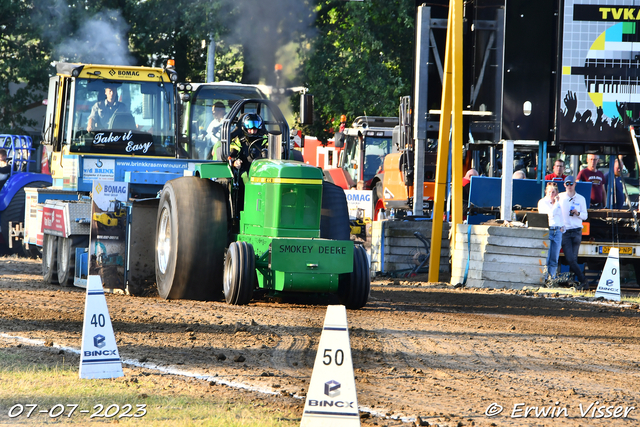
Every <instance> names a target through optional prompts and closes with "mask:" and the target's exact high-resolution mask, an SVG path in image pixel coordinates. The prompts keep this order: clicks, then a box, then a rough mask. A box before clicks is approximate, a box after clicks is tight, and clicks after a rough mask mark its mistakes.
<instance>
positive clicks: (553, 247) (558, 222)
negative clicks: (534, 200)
mask: <svg viewBox="0 0 640 427" xmlns="http://www.w3.org/2000/svg"><path fill="white" fill-rule="evenodd" d="M538 212H540V213H546V214H547V216H548V217H549V251H548V252H547V277H546V279H553V278H555V277H556V272H557V271H558V258H559V257H560V248H561V247H562V233H564V231H565V228H564V219H563V218H562V209H561V208H560V196H558V184H556V183H555V182H548V183H547V188H546V190H545V197H543V198H542V199H540V200H539V201H538Z"/></svg>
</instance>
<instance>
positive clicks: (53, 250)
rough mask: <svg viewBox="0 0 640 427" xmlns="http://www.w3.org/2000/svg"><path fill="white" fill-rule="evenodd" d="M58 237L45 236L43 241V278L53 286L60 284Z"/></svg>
mask: <svg viewBox="0 0 640 427" xmlns="http://www.w3.org/2000/svg"><path fill="white" fill-rule="evenodd" d="M57 253H58V237H56V236H53V235H51V234H45V235H44V237H43V241H42V278H43V279H44V281H45V282H47V283H51V284H57V283H58V255H57Z"/></svg>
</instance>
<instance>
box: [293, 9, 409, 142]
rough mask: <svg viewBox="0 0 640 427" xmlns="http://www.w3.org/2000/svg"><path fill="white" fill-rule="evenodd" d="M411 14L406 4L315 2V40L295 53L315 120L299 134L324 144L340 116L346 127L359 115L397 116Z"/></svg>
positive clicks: (405, 81)
mask: <svg viewBox="0 0 640 427" xmlns="http://www.w3.org/2000/svg"><path fill="white" fill-rule="evenodd" d="M414 8H415V4H414V2H413V1H409V0H401V1H395V2H389V1H385V0H370V1H365V2H344V1H338V0H319V1H318V7H317V17H316V27H317V29H318V30H319V34H318V36H317V37H316V38H315V40H314V42H313V44H312V46H311V48H310V49H309V50H306V51H304V52H301V55H303V57H304V60H303V64H304V66H303V74H304V80H305V81H306V82H307V83H308V87H309V90H310V93H312V94H314V95H315V111H316V115H317V118H318V120H317V121H316V123H315V124H314V125H313V126H312V127H310V128H305V132H308V134H311V135H315V136H316V137H318V138H319V139H320V140H326V139H327V138H330V137H331V135H332V133H333V129H334V128H336V127H337V126H338V124H339V117H340V114H346V115H347V119H348V123H347V125H349V123H350V121H351V120H353V119H354V118H355V117H356V116H360V115H364V114H367V115H371V116H397V115H398V105H399V99H400V97H401V96H403V95H407V94H409V92H410V90H411V78H412V74H413V43H414V22H415V9H414ZM294 108H295V107H294Z"/></svg>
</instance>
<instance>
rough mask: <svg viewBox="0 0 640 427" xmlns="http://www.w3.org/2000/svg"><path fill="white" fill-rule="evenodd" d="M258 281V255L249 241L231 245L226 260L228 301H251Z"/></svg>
mask: <svg viewBox="0 0 640 427" xmlns="http://www.w3.org/2000/svg"><path fill="white" fill-rule="evenodd" d="M255 283H256V256H255V252H254V250H253V246H251V244H250V243H247V242H233V243H231V244H230V245H229V249H228V250H227V256H226V257H225V260H224V297H225V300H226V301H227V303H229V304H233V305H244V304H247V303H249V301H251V297H252V296H253V295H252V294H253V287H254V285H255Z"/></svg>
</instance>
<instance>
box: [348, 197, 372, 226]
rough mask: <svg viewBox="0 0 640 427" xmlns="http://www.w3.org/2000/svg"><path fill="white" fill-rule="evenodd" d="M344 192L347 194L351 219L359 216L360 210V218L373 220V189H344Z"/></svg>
mask: <svg viewBox="0 0 640 427" xmlns="http://www.w3.org/2000/svg"><path fill="white" fill-rule="evenodd" d="M344 194H345V195H346V196H347V207H348V208H349V219H351V220H354V219H356V218H358V211H360V218H362V219H368V220H371V217H372V216H373V201H372V200H373V199H372V197H371V190H344Z"/></svg>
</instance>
